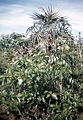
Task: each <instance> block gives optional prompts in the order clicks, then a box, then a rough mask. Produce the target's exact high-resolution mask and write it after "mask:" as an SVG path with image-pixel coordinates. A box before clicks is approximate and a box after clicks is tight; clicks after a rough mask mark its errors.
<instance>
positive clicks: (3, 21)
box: [0, 0, 83, 36]
mask: <svg viewBox="0 0 83 120" xmlns="http://www.w3.org/2000/svg"><path fill="white" fill-rule="evenodd" d="M50 5H53V8H54V9H55V10H56V11H59V14H60V15H61V16H63V17H64V16H66V17H67V19H68V20H69V23H70V24H71V26H72V33H73V34H74V35H75V36H76V35H78V33H79V32H81V34H83V0H0V34H8V33H12V32H16V33H25V32H26V30H27V28H28V27H30V26H31V25H33V22H34V21H33V19H32V14H33V13H34V12H40V8H41V7H42V8H45V9H47V8H48V6H50ZM82 36H83V35H82Z"/></svg>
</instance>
